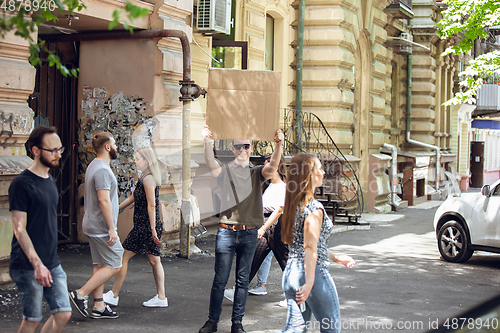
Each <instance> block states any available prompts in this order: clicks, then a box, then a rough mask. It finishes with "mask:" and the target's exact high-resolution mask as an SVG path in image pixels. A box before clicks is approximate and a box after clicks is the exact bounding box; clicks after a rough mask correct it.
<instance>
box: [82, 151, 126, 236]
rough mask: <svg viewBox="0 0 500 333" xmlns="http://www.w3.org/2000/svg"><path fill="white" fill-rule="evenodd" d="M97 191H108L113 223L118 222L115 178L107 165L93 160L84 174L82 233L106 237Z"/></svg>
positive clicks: (98, 160) (106, 229) (106, 231)
mask: <svg viewBox="0 0 500 333" xmlns="http://www.w3.org/2000/svg"><path fill="white" fill-rule="evenodd" d="M98 190H109V198H110V200H111V207H112V209H113V221H114V223H115V229H116V221H117V220H118V190H117V182H116V177H115V175H114V173H113V171H111V168H110V166H109V164H108V163H106V162H105V161H103V160H100V159H97V158H96V159H94V160H93V161H92V162H91V163H90V164H89V166H88V167H87V171H86V172H85V199H84V203H85V207H84V208H85V214H84V215H83V222H82V228H83V233H84V234H85V235H87V236H90V237H106V236H108V226H107V225H106V221H105V220H104V216H103V215H102V212H101V206H100V204H99V199H98V197H97V191H98Z"/></svg>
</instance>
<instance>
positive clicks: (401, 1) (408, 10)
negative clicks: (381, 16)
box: [384, 0, 414, 20]
mask: <svg viewBox="0 0 500 333" xmlns="http://www.w3.org/2000/svg"><path fill="white" fill-rule="evenodd" d="M384 12H386V13H388V14H391V15H392V16H393V17H395V18H399V19H403V20H409V19H412V18H413V16H414V14H413V8H412V3H411V0H391V1H390V4H389V6H387V7H386V8H385V9H384Z"/></svg>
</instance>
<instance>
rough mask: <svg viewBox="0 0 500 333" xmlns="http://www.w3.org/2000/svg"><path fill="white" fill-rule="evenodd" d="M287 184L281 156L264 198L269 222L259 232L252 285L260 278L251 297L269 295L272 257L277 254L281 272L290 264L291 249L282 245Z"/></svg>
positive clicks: (263, 204)
mask: <svg viewBox="0 0 500 333" xmlns="http://www.w3.org/2000/svg"><path fill="white" fill-rule="evenodd" d="M266 163H268V160H266ZM285 180H286V164H285V159H284V158H283V156H281V159H280V164H279V165H278V169H277V170H276V172H275V173H274V175H273V177H272V178H271V179H270V183H268V184H266V185H267V187H266V188H265V190H264V193H263V194H262V206H263V208H264V218H265V219H266V220H265V223H264V225H263V226H262V227H260V228H259V231H258V236H257V237H258V241H257V249H256V250H255V254H254V257H253V261H252V268H251V271H250V281H252V279H253V277H254V276H255V275H256V274H257V272H259V275H260V276H259V281H258V282H257V286H256V287H255V288H252V289H250V290H249V291H248V292H249V293H250V294H254V295H265V294H267V292H266V287H265V285H266V280H267V275H268V273H269V268H270V267H271V259H272V258H271V257H269V255H272V254H274V256H275V257H276V260H277V261H278V263H279V265H280V267H281V270H284V269H285V266H286V262H287V260H288V247H287V246H286V245H285V244H284V243H283V242H282V241H281V214H282V213H283V206H284V205H285V192H286V184H285ZM264 261H267V262H264ZM261 265H262V266H261ZM259 268H260V270H259ZM261 270H262V272H261ZM260 273H262V275H261V274H260Z"/></svg>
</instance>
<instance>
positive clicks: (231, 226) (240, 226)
mask: <svg viewBox="0 0 500 333" xmlns="http://www.w3.org/2000/svg"><path fill="white" fill-rule="evenodd" d="M219 227H221V228H224V229H231V230H234V231H240V230H248V229H253V228H255V227H256V226H255V225H243V224H225V223H219Z"/></svg>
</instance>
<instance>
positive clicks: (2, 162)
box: [0, 32, 36, 284]
mask: <svg viewBox="0 0 500 333" xmlns="http://www.w3.org/2000/svg"><path fill="white" fill-rule="evenodd" d="M33 38H35V39H36V35H35V36H33ZM29 55H30V53H29V43H28V42H27V41H26V40H24V39H22V38H20V37H18V36H15V35H14V33H13V32H8V33H6V35H5V37H4V38H0V73H1V75H0V124H1V132H0V197H1V203H0V211H1V213H0V216H1V218H0V239H3V240H5V241H2V242H0V284H1V283H2V282H6V281H10V277H9V275H8V258H9V255H10V239H11V237H12V232H13V229H12V221H11V219H10V214H9V203H8V189H9V186H10V183H11V182H12V180H13V179H14V177H15V176H16V175H18V174H19V173H20V172H21V171H23V170H24V169H26V168H27V167H28V166H30V165H31V162H32V160H31V159H30V158H29V157H27V156H26V150H25V148H24V144H25V143H26V140H27V139H28V136H29V134H30V133H31V130H32V128H33V111H32V110H31V108H30V107H29V105H28V102H27V101H28V99H29V96H30V95H31V94H32V93H33V89H34V87H35V75H36V70H35V68H34V67H33V66H31V64H30V63H29V62H28V57H29ZM5 259H7V261H6V262H4V261H3V260H5Z"/></svg>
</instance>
